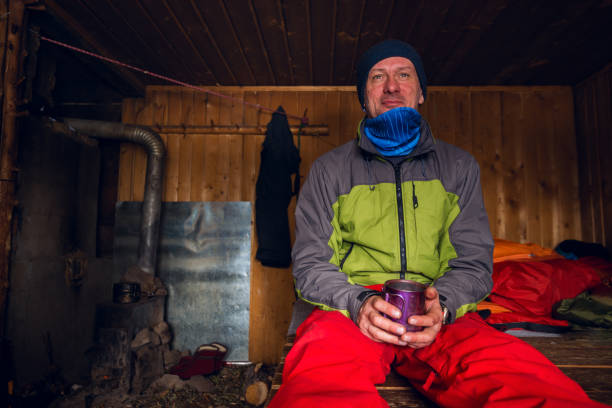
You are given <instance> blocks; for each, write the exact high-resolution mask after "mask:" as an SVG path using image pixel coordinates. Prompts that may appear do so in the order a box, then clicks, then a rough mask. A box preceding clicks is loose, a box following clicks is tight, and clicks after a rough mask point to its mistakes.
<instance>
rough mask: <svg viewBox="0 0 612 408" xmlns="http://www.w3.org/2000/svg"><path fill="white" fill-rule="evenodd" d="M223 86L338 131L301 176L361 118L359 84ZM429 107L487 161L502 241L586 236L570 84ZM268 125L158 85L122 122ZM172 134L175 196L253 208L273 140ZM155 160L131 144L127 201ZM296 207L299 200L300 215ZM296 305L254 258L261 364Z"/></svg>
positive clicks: (449, 99) (168, 192) (467, 90)
mask: <svg viewBox="0 0 612 408" xmlns="http://www.w3.org/2000/svg"><path fill="white" fill-rule="evenodd" d="M215 91H217V92H222V93H225V94H228V95H232V96H235V97H239V98H243V99H244V100H246V101H248V102H251V103H258V104H261V105H263V106H268V107H277V106H278V105H282V106H283V107H284V108H285V110H286V111H287V112H288V113H292V114H296V115H300V114H301V113H303V112H304V110H305V109H306V108H308V116H309V118H310V123H311V124H325V125H328V126H329V133H330V134H329V136H304V137H302V140H301V157H302V163H301V170H300V174H301V175H302V177H304V176H305V175H307V173H308V170H309V168H310V165H311V164H312V162H313V160H314V159H315V158H316V157H318V156H320V155H321V154H323V153H325V152H326V151H329V150H330V149H332V148H334V147H336V146H338V145H340V144H342V143H344V142H346V141H349V140H350V139H352V138H353V137H354V134H355V129H356V126H357V123H358V122H359V120H360V119H361V117H362V115H363V113H362V111H361V109H360V107H359V104H358V102H357V97H356V95H355V92H354V88H353V87H268V88H265V87H242V88H240V87H226V88H215ZM421 111H422V113H423V115H424V116H425V117H426V118H427V119H428V120H429V121H430V123H431V126H432V129H433V132H434V135H435V136H436V137H437V138H439V139H442V140H445V141H448V142H450V143H454V144H456V145H458V146H460V147H462V148H464V149H466V150H468V151H470V152H471V153H472V154H473V155H474V156H475V157H476V158H477V160H478V161H479V162H480V165H481V172H482V184H483V190H484V198H485V204H486V207H487V209H488V212H489V218H490V223H491V229H492V231H493V234H494V236H496V237H500V238H505V239H510V240H514V241H520V242H533V243H536V244H539V245H543V246H546V247H552V246H554V245H556V244H557V243H558V242H559V241H561V240H562V239H567V238H575V239H581V226H580V211H579V202H578V175H577V174H578V173H577V165H576V149H575V138H574V120H573V100H572V90H571V88H569V87H430V88H428V99H427V101H426V103H425V104H424V106H423V107H422V110H421ZM269 120H270V114H269V113H266V112H261V111H257V110H255V109H253V108H250V107H247V106H243V105H242V104H241V103H239V102H232V101H228V100H227V99H220V98H219V97H216V96H209V95H206V94H203V93H197V92H196V91H191V90H187V89H182V88H177V87H150V88H148V89H147V93H146V96H145V98H144V99H127V100H125V101H124V104H123V122H125V123H134V124H142V125H149V126H157V125H160V126H163V125H166V126H181V125H185V126H189V125H211V124H214V125H265V124H267V122H268V121H269ZM290 122H291V123H292V124H297V123H296V122H297V121H295V120H292V121H290ZM162 138H163V140H164V142H165V143H166V146H167V149H168V160H167V166H166V175H165V185H164V194H163V199H164V200H165V201H235V200H240V201H251V202H253V201H254V196H255V181H256V179H257V173H258V169H259V159H260V151H261V144H262V142H263V139H264V135H231V134H228V135H217V134H215V135H213V134H208V135H207V134H194V133H185V134H182V133H173V134H162ZM296 143H297V141H296ZM145 164H146V158H145V154H144V152H142V151H141V150H140V149H139V148H136V147H134V146H132V145H128V144H125V145H122V147H121V153H120V169H119V182H118V199H119V200H120V201H132V200H142V196H143V192H144V178H145ZM294 208H295V202H292V204H291V205H290V207H289V213H290V214H292V212H293V209H294ZM290 220H291V222H290V225H291V228H292V233H293V220H292V217H290ZM254 235H255V234H254V233H253V245H252V257H253V256H254V254H255V251H256V245H257V243H256V239H255V236H254ZM293 300H294V294H293V280H292V277H291V271H290V269H276V268H266V267H263V266H261V264H259V262H257V261H256V260H255V259H254V258H252V266H251V319H250V325H251V326H250V342H249V356H250V359H251V360H252V361H264V362H268V363H274V362H278V361H279V358H280V354H281V351H282V345H283V342H284V337H285V333H286V330H287V327H288V324H289V320H290V318H291V306H292V302H293Z"/></svg>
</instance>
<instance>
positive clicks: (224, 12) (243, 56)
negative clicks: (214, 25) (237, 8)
mask: <svg viewBox="0 0 612 408" xmlns="http://www.w3.org/2000/svg"><path fill="white" fill-rule="evenodd" d="M219 5H220V6H221V9H222V10H223V14H224V15H225V19H226V20H227V21H228V23H229V27H230V28H231V31H232V36H233V37H234V41H236V43H237V44H238V51H240V55H241V56H242V60H243V61H244V64H245V65H246V67H247V70H248V71H249V75H250V76H251V80H252V81H253V83H254V84H255V85H257V79H255V74H254V73H253V69H252V68H251V64H249V60H248V59H247V57H246V54H245V52H244V45H243V44H242V41H240V38H239V37H238V34H237V33H236V27H234V22H233V21H232V18H231V16H230V15H229V13H228V12H227V7H226V6H225V2H224V1H223V0H219Z"/></svg>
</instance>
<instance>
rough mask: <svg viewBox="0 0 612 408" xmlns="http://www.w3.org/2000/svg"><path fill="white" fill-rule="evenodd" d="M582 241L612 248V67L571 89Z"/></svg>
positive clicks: (609, 66)
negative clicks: (574, 113)
mask: <svg viewBox="0 0 612 408" xmlns="http://www.w3.org/2000/svg"><path fill="white" fill-rule="evenodd" d="M574 94H575V105H576V108H575V109H576V136H577V137H576V142H577V152H578V160H579V163H580V173H579V177H580V203H581V219H582V233H583V236H584V237H585V240H587V241H592V242H598V243H602V244H604V245H605V246H607V247H610V246H611V245H612V161H611V160H610V156H611V155H612V102H611V101H612V64H611V65H608V66H607V67H606V68H604V69H603V70H602V71H600V72H598V73H596V74H595V75H593V76H592V77H590V78H588V79H586V80H585V81H584V82H582V83H580V84H578V85H577V86H576V87H575V89H574Z"/></svg>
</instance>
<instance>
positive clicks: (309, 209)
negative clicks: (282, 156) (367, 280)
mask: <svg viewBox="0 0 612 408" xmlns="http://www.w3.org/2000/svg"><path fill="white" fill-rule="evenodd" d="M334 176H335V175H333V174H329V173H327V172H326V171H325V168H324V166H323V165H322V164H321V161H320V160H317V161H315V162H314V163H313V165H312V167H311V169H310V172H309V174H308V178H307V180H306V182H305V183H304V186H303V188H302V189H301V191H300V196H299V200H298V204H297V207H296V210H295V243H294V245H293V249H292V259H293V277H294V279H295V287H296V291H297V293H298V296H299V297H301V298H302V299H304V300H305V301H307V302H309V303H312V304H315V305H317V306H319V307H321V308H323V309H325V310H338V311H340V312H342V313H343V314H344V315H345V316H347V317H350V318H352V319H353V321H355V319H356V318H357V314H358V313H359V309H360V308H361V304H362V303H363V300H364V296H363V295H362V296H359V295H360V294H361V293H362V292H365V291H366V289H365V288H364V287H363V286H359V285H353V284H352V283H350V282H348V280H347V275H346V274H344V273H343V272H341V271H340V270H339V268H338V266H337V265H339V260H338V259H337V258H336V257H337V251H334V248H337V247H338V246H339V245H341V242H339V240H340V231H338V230H337V223H336V222H335V219H334V210H333V205H334V203H336V201H337V200H338V196H339V192H338V191H337V190H338V187H337V186H338V183H337V181H336V179H335V177H334ZM368 292H369V291H368Z"/></svg>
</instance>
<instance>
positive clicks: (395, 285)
mask: <svg viewBox="0 0 612 408" xmlns="http://www.w3.org/2000/svg"><path fill="white" fill-rule="evenodd" d="M426 288H427V285H424V284H422V283H419V282H415V281H411V280H404V279H392V280H388V281H386V282H385V284H384V286H383V290H382V291H383V294H384V295H385V301H387V302H389V303H391V304H392V305H393V306H395V307H397V308H398V309H399V310H400V312H401V313H402V315H401V316H400V317H399V319H394V318H392V317H391V316H386V317H387V318H389V319H391V320H393V321H394V322H396V323H399V324H401V325H402V326H404V327H405V328H406V331H409V332H416V331H421V330H423V326H413V325H411V324H408V318H410V316H413V315H422V314H425V289H426Z"/></svg>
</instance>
